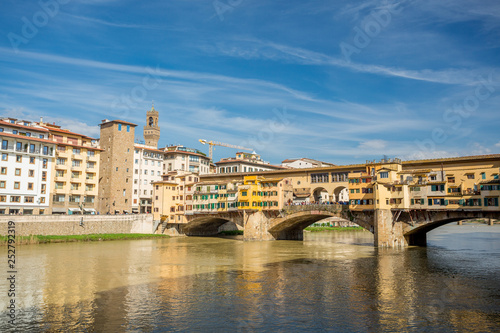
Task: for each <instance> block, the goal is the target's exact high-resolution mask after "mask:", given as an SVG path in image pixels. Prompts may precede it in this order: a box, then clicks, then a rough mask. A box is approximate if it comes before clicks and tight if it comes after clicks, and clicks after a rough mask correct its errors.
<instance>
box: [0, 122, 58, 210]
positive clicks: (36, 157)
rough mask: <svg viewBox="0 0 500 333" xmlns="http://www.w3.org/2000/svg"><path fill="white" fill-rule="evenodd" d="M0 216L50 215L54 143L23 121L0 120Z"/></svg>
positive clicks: (33, 124)
mask: <svg viewBox="0 0 500 333" xmlns="http://www.w3.org/2000/svg"><path fill="white" fill-rule="evenodd" d="M0 139H1V141H2V145H1V147H0V148H1V149H0V152H1V155H2V156H1V160H0V214H25V215H31V214H50V192H51V190H52V186H51V184H52V182H51V177H52V172H53V171H52V170H53V164H54V157H55V147H56V145H55V143H54V142H52V141H51V140H49V131H48V130H47V129H46V128H44V127H42V126H39V125H38V124H36V123H32V122H29V121H25V120H17V119H14V118H4V119H1V120H0Z"/></svg>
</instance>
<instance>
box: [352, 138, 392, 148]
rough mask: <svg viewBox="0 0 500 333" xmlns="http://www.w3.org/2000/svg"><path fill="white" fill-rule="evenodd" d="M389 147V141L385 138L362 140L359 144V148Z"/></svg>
mask: <svg viewBox="0 0 500 333" xmlns="http://www.w3.org/2000/svg"><path fill="white" fill-rule="evenodd" d="M385 147H387V142H386V141H384V140H368V141H364V142H361V143H360V144H359V146H358V148H359V149H384V148H385Z"/></svg>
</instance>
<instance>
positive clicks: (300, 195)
mask: <svg viewBox="0 0 500 333" xmlns="http://www.w3.org/2000/svg"><path fill="white" fill-rule="evenodd" d="M293 195H294V196H296V197H297V198H308V197H310V196H311V193H294V194H293Z"/></svg>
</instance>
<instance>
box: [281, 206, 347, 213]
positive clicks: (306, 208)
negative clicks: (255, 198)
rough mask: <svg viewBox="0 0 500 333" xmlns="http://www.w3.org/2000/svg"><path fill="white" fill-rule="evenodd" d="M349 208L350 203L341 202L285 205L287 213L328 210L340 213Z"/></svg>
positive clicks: (284, 209) (284, 208) (284, 210)
mask: <svg viewBox="0 0 500 333" xmlns="http://www.w3.org/2000/svg"><path fill="white" fill-rule="evenodd" d="M348 210H349V205H341V204H308V205H289V206H285V207H283V212H284V213H285V214H286V215H290V214H294V213H298V212H305V211H327V212H330V213H335V214H336V213H340V212H344V211H348Z"/></svg>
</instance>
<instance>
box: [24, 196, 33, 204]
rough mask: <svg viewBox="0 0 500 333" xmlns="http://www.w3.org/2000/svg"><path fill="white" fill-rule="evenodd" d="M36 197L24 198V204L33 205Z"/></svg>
mask: <svg viewBox="0 0 500 333" xmlns="http://www.w3.org/2000/svg"><path fill="white" fill-rule="evenodd" d="M33 199H34V197H24V202H27V203H33Z"/></svg>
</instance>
